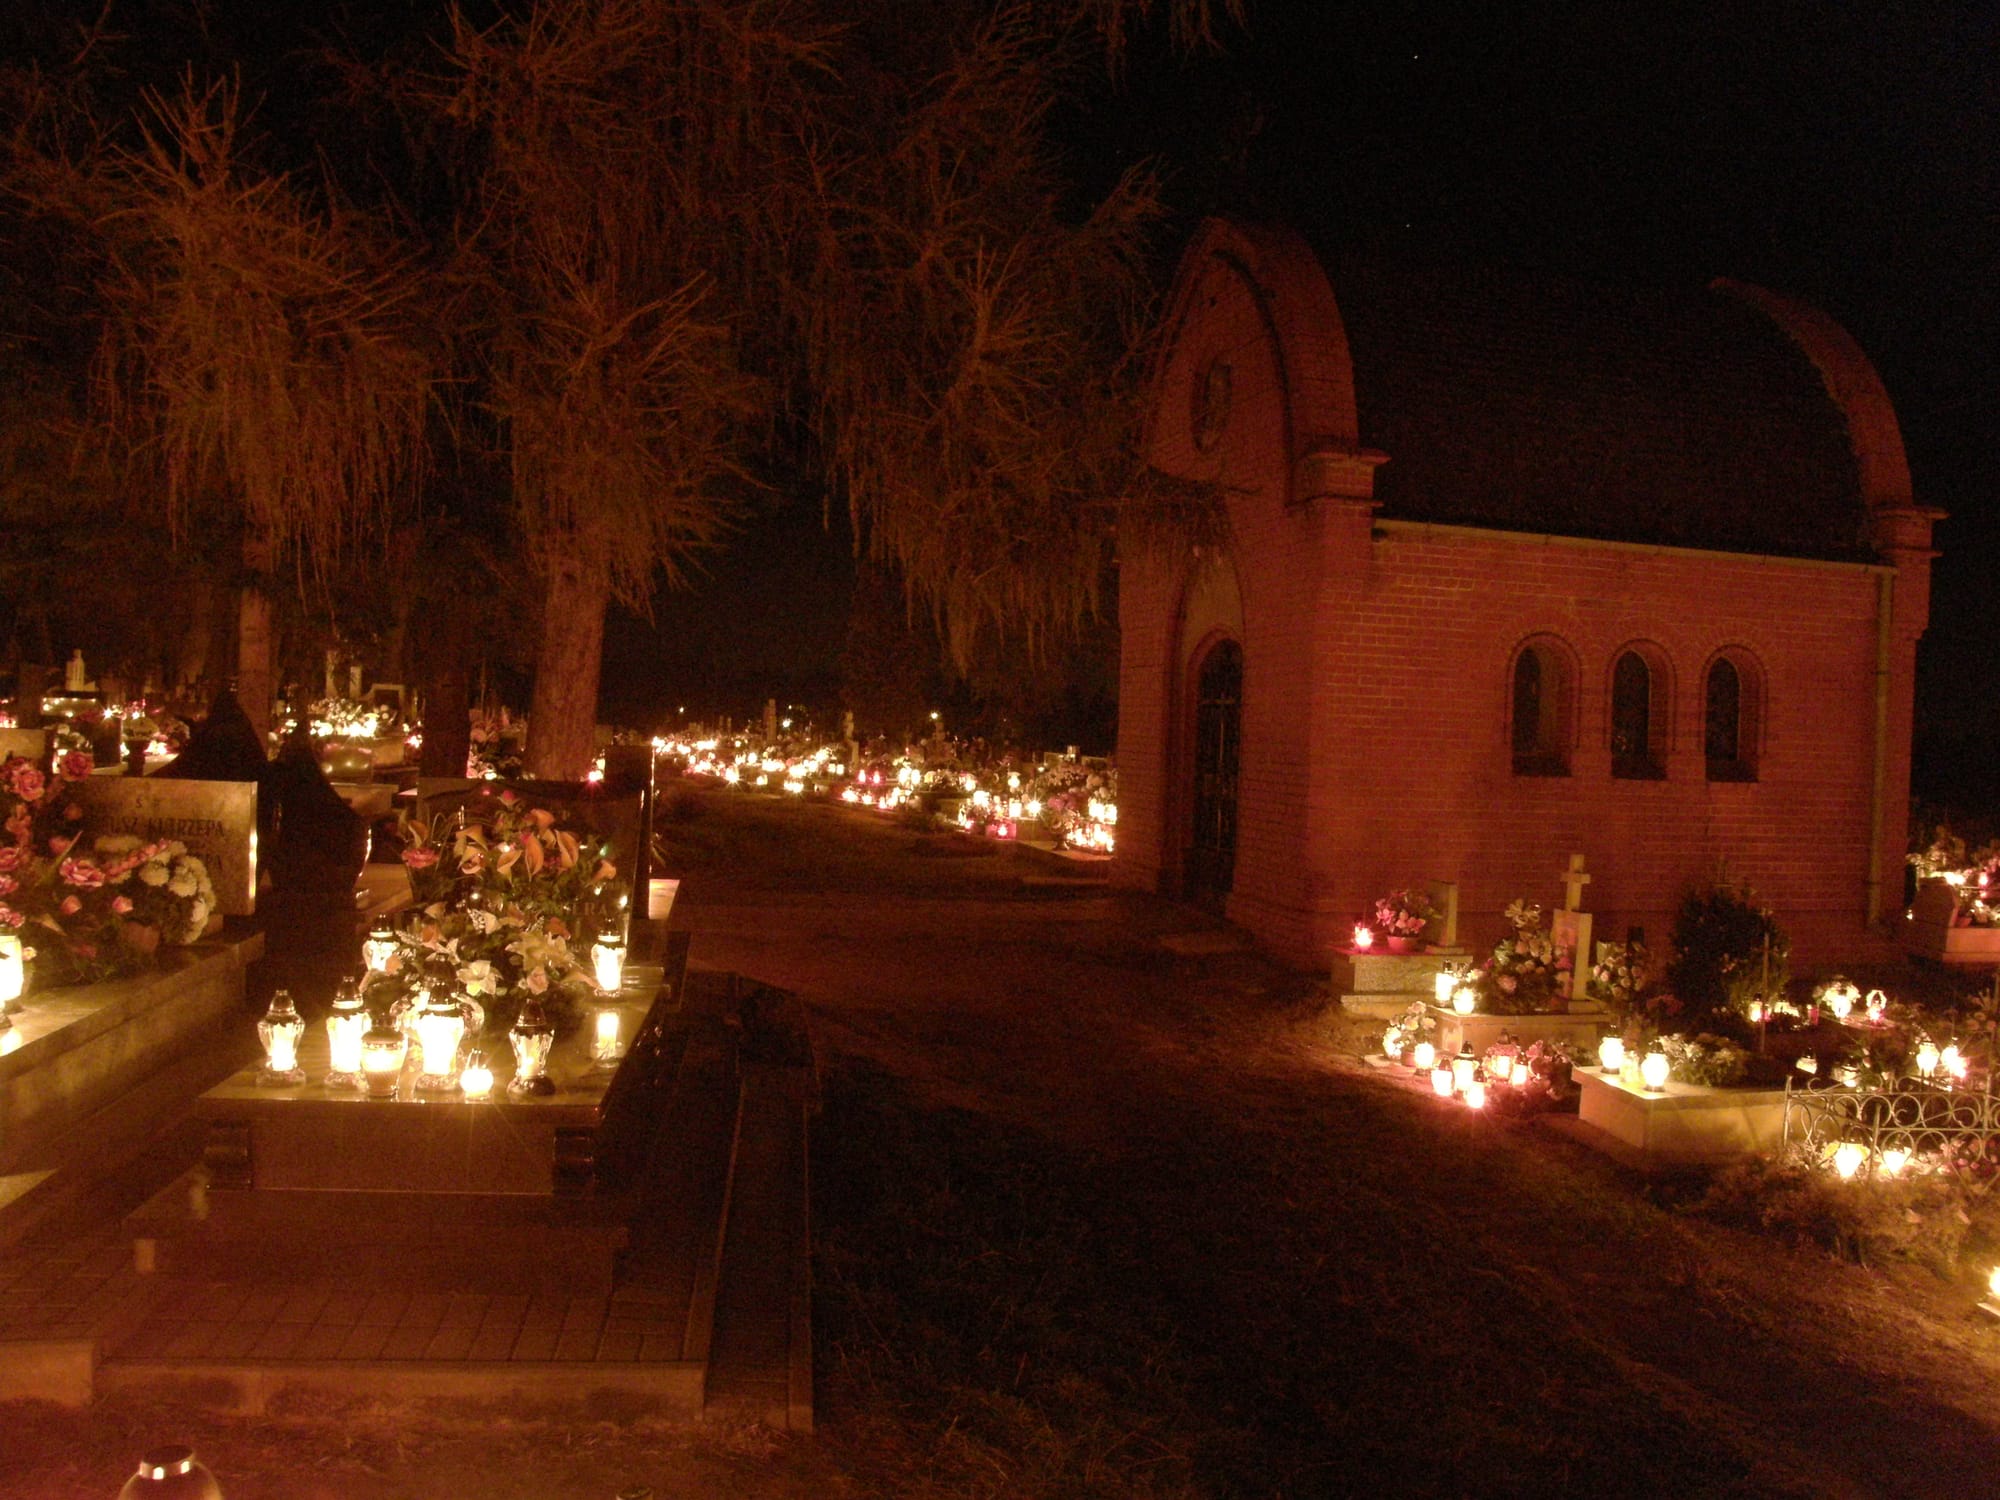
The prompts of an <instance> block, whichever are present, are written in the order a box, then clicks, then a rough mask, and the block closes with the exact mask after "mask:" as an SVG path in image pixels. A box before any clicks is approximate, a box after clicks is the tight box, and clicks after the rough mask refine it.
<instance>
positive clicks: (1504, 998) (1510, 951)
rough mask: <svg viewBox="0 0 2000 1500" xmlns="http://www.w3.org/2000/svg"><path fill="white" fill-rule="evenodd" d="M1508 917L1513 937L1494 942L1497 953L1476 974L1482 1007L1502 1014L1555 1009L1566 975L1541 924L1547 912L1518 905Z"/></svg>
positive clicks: (1532, 904) (1527, 903)
mask: <svg viewBox="0 0 2000 1500" xmlns="http://www.w3.org/2000/svg"><path fill="white" fill-rule="evenodd" d="M1505 915H1506V918H1507V925H1508V926H1509V927H1510V928H1512V929H1513V931H1512V933H1511V934H1510V935H1509V936H1507V937H1504V938H1502V939H1501V940H1500V941H1499V942H1497V943H1495V944H1494V945H1493V952H1492V955H1491V956H1490V957H1488V958H1487V960H1486V962H1485V963H1483V964H1481V965H1480V966H1479V967H1478V968H1477V969H1475V970H1474V971H1473V975H1472V982H1473V983H1474V984H1475V985H1476V986H1477V987H1478V989H1479V1007H1480V1009H1481V1010H1484V1011H1488V1012H1490V1013H1491V1014H1494V1015H1501V1016H1510V1015H1511V1016H1519V1015H1527V1014H1529V1013H1531V1012H1534V1011H1543V1010H1549V1009H1552V1008H1553V1007H1554V1004H1555V1001H1556V997H1557V996H1558V995H1559V994H1560V993H1561V992H1562V989H1563V984H1562V981H1563V979H1564V977H1565V973H1566V971H1564V970H1563V969H1562V968H1561V967H1560V966H1559V964H1558V962H1557V955H1556V946H1555V940H1554V939H1553V938H1551V937H1550V936H1549V934H1548V932H1547V931H1546V930H1545V929H1544V928H1543V926H1542V908H1541V907H1540V905H1539V904H1537V903H1535V902H1532V901H1515V902H1513V903H1511V904H1510V905H1509V906H1508V907H1507V910H1506V913H1505Z"/></svg>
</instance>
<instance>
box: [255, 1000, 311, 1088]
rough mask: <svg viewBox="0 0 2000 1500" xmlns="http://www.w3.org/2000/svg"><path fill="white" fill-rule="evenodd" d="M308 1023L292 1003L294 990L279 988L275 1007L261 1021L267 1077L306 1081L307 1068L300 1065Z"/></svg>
mask: <svg viewBox="0 0 2000 1500" xmlns="http://www.w3.org/2000/svg"><path fill="white" fill-rule="evenodd" d="M305 1034H306V1023H305V1021H304V1019H303V1018H302V1017H301V1016H300V1015H299V1012H298V1007H297V1006H295V1005H293V1004H292V992H291V991H290V990H279V991H278V992H277V993H276V994H275V995H273V996H272V997H271V1008H270V1009H269V1010H267V1011H265V1012H264V1019H263V1020H261V1021H259V1022H258V1023H257V1040H258V1041H260V1042H262V1043H263V1044H264V1074H263V1081H264V1082H265V1083H269V1084H278V1085H288V1084H295V1083H304V1082H305V1081H306V1074H305V1069H303V1068H301V1067H300V1066H299V1041H300V1039H301V1038H303V1037H304V1036H305Z"/></svg>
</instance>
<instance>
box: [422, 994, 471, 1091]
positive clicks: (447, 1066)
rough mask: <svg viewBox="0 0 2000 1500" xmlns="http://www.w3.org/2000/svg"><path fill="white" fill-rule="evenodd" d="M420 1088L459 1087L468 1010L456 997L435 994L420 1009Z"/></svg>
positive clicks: (423, 1089) (426, 1089)
mask: <svg viewBox="0 0 2000 1500" xmlns="http://www.w3.org/2000/svg"><path fill="white" fill-rule="evenodd" d="M416 1029H417V1057H418V1073H417V1088H418V1090H419V1091H420V1092H422V1093H427V1094H438V1093H443V1092H445V1091H446V1090H448V1089H455V1088H457V1087H458V1044H459V1043H460V1042H462V1041H464V1040H465V1012H463V1011H462V1010H460V1009H459V1008H458V1002H457V1001H456V1000H452V999H448V998H446V997H445V996H442V995H439V996H434V997H433V998H432V1000H431V1002H430V1004H428V1005H426V1006H425V1007H424V1008H423V1009H422V1010H420V1011H418V1012H417V1028H416Z"/></svg>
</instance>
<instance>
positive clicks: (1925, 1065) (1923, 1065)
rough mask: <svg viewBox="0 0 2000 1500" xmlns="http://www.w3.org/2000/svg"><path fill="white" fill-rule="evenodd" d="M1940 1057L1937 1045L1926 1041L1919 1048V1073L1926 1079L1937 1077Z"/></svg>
mask: <svg viewBox="0 0 2000 1500" xmlns="http://www.w3.org/2000/svg"><path fill="white" fill-rule="evenodd" d="M1938 1066H1939V1056H1938V1049H1937V1043H1936V1042H1932V1041H1926V1042H1924V1043H1923V1044H1922V1045H1921V1046H1919V1047H1918V1048H1917V1072H1918V1073H1919V1074H1920V1075H1921V1076H1923V1077H1925V1078H1933V1077H1935V1076H1936V1075H1937V1070H1938Z"/></svg>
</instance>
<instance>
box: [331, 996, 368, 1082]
mask: <svg viewBox="0 0 2000 1500" xmlns="http://www.w3.org/2000/svg"><path fill="white" fill-rule="evenodd" d="M369 1025H370V1021H369V1016H368V1008H367V1007H366V1006H365V1005H363V1004H362V1003H361V996H360V994H359V993H358V992H357V991H356V990H355V987H354V985H353V983H352V982H348V983H343V984H342V985H341V987H340V992H339V993H338V994H337V995H335V996H334V999H333V1009H332V1010H330V1011H328V1012H327V1017H326V1052H327V1058H328V1071H327V1075H326V1086H327V1087H328V1088H330V1089H352V1088H359V1087H361V1039H362V1038H363V1037H365V1036H367V1035H368V1027H369Z"/></svg>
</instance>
